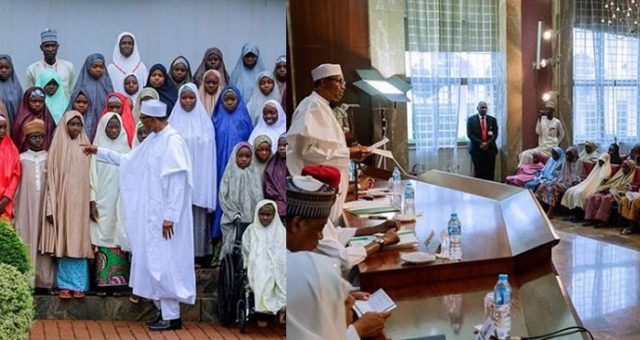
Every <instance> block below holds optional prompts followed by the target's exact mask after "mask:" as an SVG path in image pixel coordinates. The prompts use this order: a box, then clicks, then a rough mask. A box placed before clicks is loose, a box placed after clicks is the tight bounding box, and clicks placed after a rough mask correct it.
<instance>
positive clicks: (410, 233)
mask: <svg viewBox="0 0 640 340" xmlns="http://www.w3.org/2000/svg"><path fill="white" fill-rule="evenodd" d="M382 235H383V234H378V235H377V236H382ZM377 236H376V235H367V236H355V237H352V238H350V239H349V245H351V246H352V247H358V246H360V247H364V246H366V245H367V244H369V243H371V242H373V240H375V239H376V237H377ZM398 238H400V241H399V242H398V243H396V244H392V245H389V246H384V249H399V248H412V247H415V246H417V245H418V238H417V237H416V234H415V230H413V229H403V230H400V231H398Z"/></svg>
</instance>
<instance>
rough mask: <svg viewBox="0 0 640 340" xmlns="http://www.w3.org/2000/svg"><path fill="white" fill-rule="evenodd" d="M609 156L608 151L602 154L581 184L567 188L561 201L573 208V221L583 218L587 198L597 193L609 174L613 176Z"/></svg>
mask: <svg viewBox="0 0 640 340" xmlns="http://www.w3.org/2000/svg"><path fill="white" fill-rule="evenodd" d="M609 158H610V156H609V154H608V153H603V154H602V155H600V158H599V159H598V164H597V165H596V166H595V167H594V168H593V169H592V170H591V172H590V173H589V176H587V178H586V179H585V180H584V181H582V182H580V184H578V185H576V186H573V187H571V188H569V189H567V191H566V192H565V193H564V195H563V196H562V202H560V203H561V204H562V205H563V206H565V207H567V208H569V209H571V210H572V213H573V218H572V219H571V221H572V222H574V223H576V222H579V221H580V220H582V218H583V216H582V214H583V210H584V209H586V207H587V199H588V198H589V196H591V195H593V194H594V193H596V191H597V189H598V187H599V186H600V185H601V184H605V183H606V182H607V180H608V179H609V176H611V163H610V162H609Z"/></svg>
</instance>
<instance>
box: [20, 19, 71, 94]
mask: <svg viewBox="0 0 640 340" xmlns="http://www.w3.org/2000/svg"><path fill="white" fill-rule="evenodd" d="M59 47H60V45H59V44H58V33H57V32H56V31H55V30H52V29H46V30H44V32H42V33H40V50H41V51H42V55H43V56H44V58H43V60H39V61H36V62H35V63H33V64H31V65H29V67H27V79H26V81H25V86H26V87H25V88H30V87H32V86H36V79H38V75H39V74H40V73H42V71H44V70H46V69H52V70H54V71H56V73H58V75H59V76H60V79H61V80H62V84H61V85H62V87H63V88H64V94H65V95H66V96H67V98H71V91H72V90H73V86H74V85H75V82H76V73H75V71H74V70H73V64H72V63H71V62H69V61H66V60H62V59H60V58H56V56H57V55H58V48H59Z"/></svg>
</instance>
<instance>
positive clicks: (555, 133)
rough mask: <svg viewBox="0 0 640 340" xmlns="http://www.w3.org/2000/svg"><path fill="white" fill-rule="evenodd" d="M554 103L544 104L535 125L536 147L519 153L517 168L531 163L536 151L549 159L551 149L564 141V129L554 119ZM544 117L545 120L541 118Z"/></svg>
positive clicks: (556, 119) (558, 121)
mask: <svg viewBox="0 0 640 340" xmlns="http://www.w3.org/2000/svg"><path fill="white" fill-rule="evenodd" d="M555 107H556V104H555V101H554V100H550V101H548V102H547V104H546V108H545V110H543V111H542V112H541V113H540V116H539V117H538V122H537V123H536V134H538V146H537V147H535V148H533V149H528V150H524V151H522V152H521V153H520V155H519V156H518V157H519V163H518V168H519V167H521V166H523V165H524V164H528V163H531V162H532V160H533V153H534V152H536V151H538V152H542V153H543V154H545V155H546V156H547V157H551V149H553V148H554V147H556V146H558V144H560V142H562V140H563V139H564V129H563V128H562V123H561V122H560V120H559V119H558V118H554V117H553V114H554V113H555ZM544 116H546V118H543V117H544Z"/></svg>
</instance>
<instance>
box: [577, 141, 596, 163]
mask: <svg viewBox="0 0 640 340" xmlns="http://www.w3.org/2000/svg"><path fill="white" fill-rule="evenodd" d="M597 150H598V145H597V144H596V143H594V142H591V141H586V142H584V148H583V149H582V151H580V160H581V161H583V162H594V163H595V162H597V161H598V156H600V155H599V154H598V151H597Z"/></svg>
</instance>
